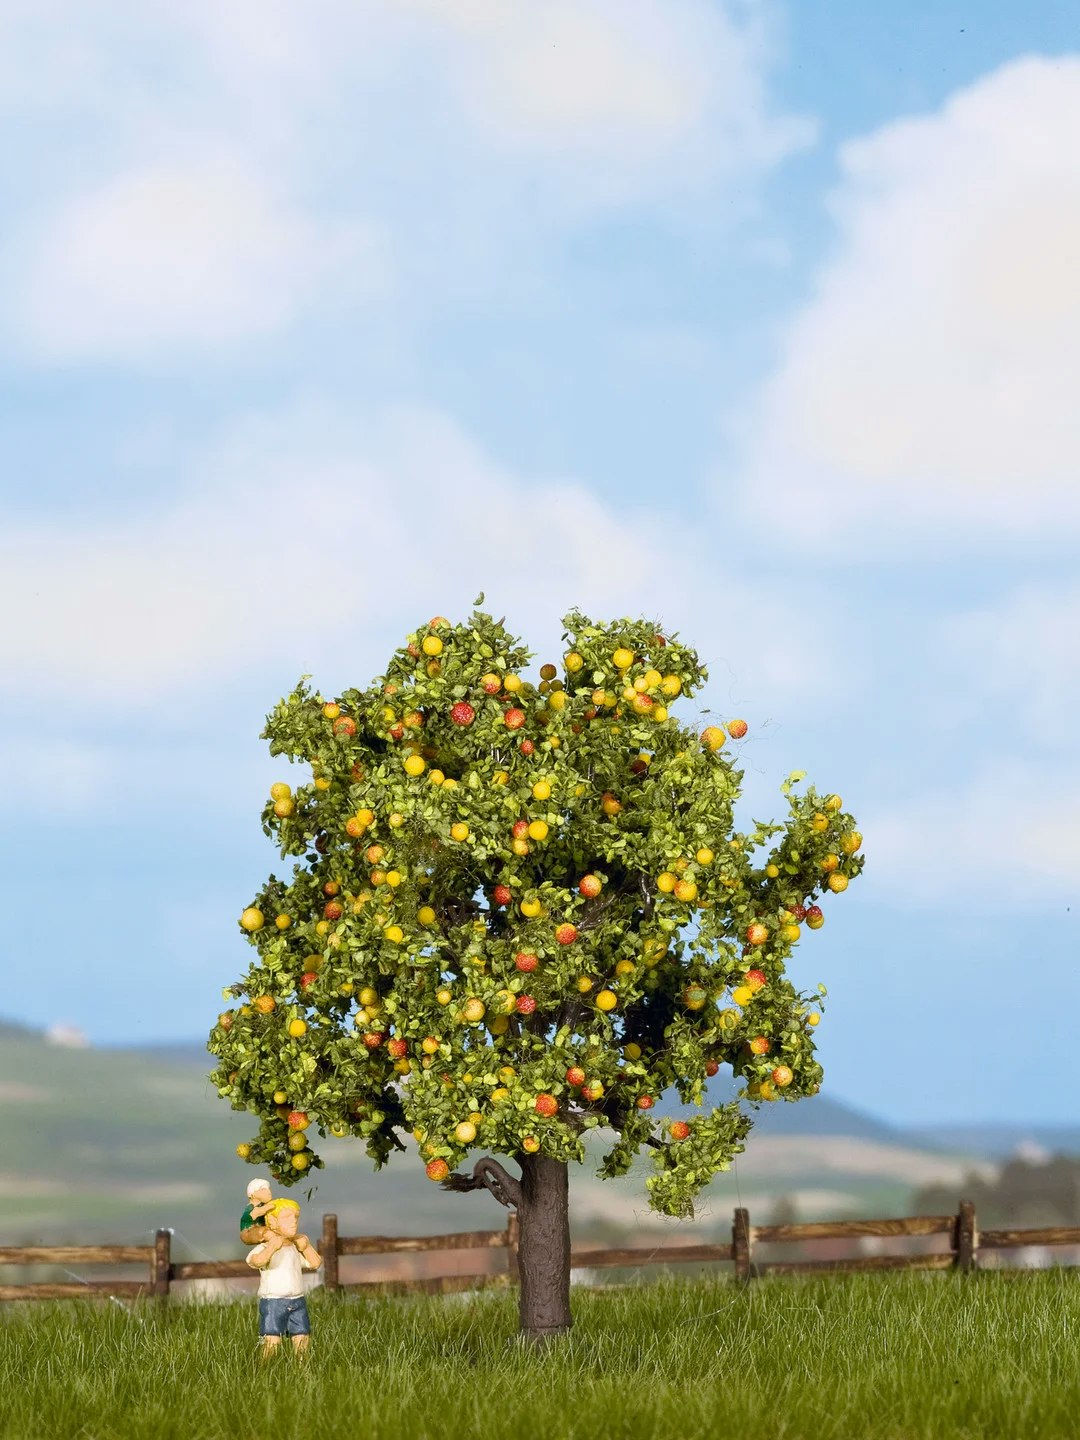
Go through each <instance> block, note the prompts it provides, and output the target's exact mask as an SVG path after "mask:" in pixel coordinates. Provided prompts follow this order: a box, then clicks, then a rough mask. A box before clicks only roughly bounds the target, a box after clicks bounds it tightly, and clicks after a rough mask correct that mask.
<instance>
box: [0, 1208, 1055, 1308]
mask: <svg viewBox="0 0 1080 1440" xmlns="http://www.w3.org/2000/svg"><path fill="white" fill-rule="evenodd" d="M866 1236H875V1237H882V1238H893V1237H908V1238H910V1237H924V1236H944V1237H946V1239H947V1248H945V1249H942V1250H939V1251H936V1252H931V1253H924V1254H917V1255H913V1254H875V1255H865V1254H857V1255H847V1256H845V1255H840V1256H831V1257H829V1258H826V1259H816V1260H769V1259H768V1258H759V1252H758V1250H757V1247H758V1246H769V1245H775V1244H785V1243H787V1244H790V1243H801V1242H804V1241H820V1240H825V1241H836V1240H852V1239H854V1240H861V1239H862V1238H863V1237H866ZM171 1241H172V1235H171V1232H170V1231H168V1230H159V1231H157V1234H156V1236H155V1240H154V1244H153V1245H30V1246H26V1245H22V1246H7V1247H0V1266H27V1265H50V1266H62V1267H67V1266H72V1265H78V1266H119V1265H141V1266H142V1267H143V1268H144V1271H145V1278H143V1279H141V1280H78V1279H76V1280H75V1281H74V1283H65V1284H56V1283H53V1282H50V1281H39V1282H36V1283H31V1284H26V1285H4V1284H0V1301H3V1300H55V1299H66V1298H72V1297H76V1296H86V1295H88V1294H89V1295H98V1296H116V1297H117V1298H120V1297H136V1296H151V1297H157V1298H160V1299H165V1298H167V1297H168V1295H169V1288H170V1286H171V1284H172V1283H173V1282H174V1281H186V1280H250V1281H252V1282H253V1283H254V1282H255V1280H256V1279H257V1273H256V1272H255V1271H254V1270H253V1269H252V1268H251V1266H249V1265H247V1264H246V1263H245V1261H243V1260H197V1261H181V1262H179V1263H177V1262H175V1261H174V1260H173V1259H172V1255H171V1249H170V1247H171ZM1033 1245H1037V1246H1043V1245H1077V1246H1080V1226H1052V1227H1049V1228H1043V1229H1028V1230H982V1231H980V1230H979V1229H978V1227H977V1225H976V1221H975V1207H974V1205H972V1204H971V1203H970V1202H968V1201H964V1202H963V1203H962V1204H961V1206H960V1209H959V1211H958V1212H957V1213H956V1214H955V1215H911V1216H908V1217H906V1218H903V1219H896V1220H823V1221H812V1222H809V1223H805V1224H799V1225H751V1223H750V1215H749V1212H748V1211H747V1210H745V1209H738V1210H736V1211H735V1214H734V1219H733V1223H732V1228H731V1243H730V1244H727V1245H723V1244H721V1245H670V1244H669V1245H657V1246H653V1247H648V1248H646V1247H627V1248H623V1249H614V1248H609V1247H605V1248H596V1249H589V1248H582V1247H578V1248H575V1249H574V1250H573V1252H572V1256H571V1265H572V1266H573V1268H575V1269H579V1270H581V1269H589V1270H596V1269H615V1268H619V1269H624V1268H626V1269H628V1268H636V1267H638V1266H642V1265H672V1264H675V1265H686V1264H702V1263H712V1262H716V1261H727V1262H730V1263H731V1264H732V1265H733V1267H734V1277H735V1279H736V1281H738V1282H740V1283H744V1284H745V1283H748V1282H749V1281H750V1280H752V1279H754V1278H755V1277H757V1276H762V1275H769V1274H785V1275H793V1274H814V1273H822V1272H824V1273H831V1272H838V1271H858V1270H962V1271H971V1270H976V1269H979V1268H980V1264H979V1260H980V1256H981V1255H982V1254H983V1252H985V1251H998V1252H1001V1251H1007V1250H1009V1249H1011V1248H1016V1247H1019V1246H1033ZM517 1249H518V1220H517V1216H516V1214H514V1213H513V1212H511V1214H510V1217H509V1220H508V1222H507V1224H506V1226H505V1228H504V1229H501V1230H468V1231H464V1232H462V1233H458V1234H452V1235H354V1236H339V1235H338V1226H337V1216H336V1215H324V1216H323V1226H322V1238H321V1243H320V1245H319V1251H320V1253H321V1255H322V1257H323V1267H322V1271H321V1276H322V1285H323V1289H324V1290H329V1291H364V1292H366V1293H372V1292H391V1293H397V1292H407V1291H412V1292H417V1291H420V1292H424V1291H426V1292H428V1293H447V1292H450V1291H455V1290H472V1289H478V1288H480V1287H482V1286H486V1285H507V1284H512V1283H514V1282H515V1281H516V1279H517ZM461 1250H482V1251H488V1252H490V1251H492V1250H505V1251H506V1267H505V1269H503V1270H501V1271H496V1272H495V1273H493V1272H492V1271H491V1269H490V1267H489V1266H485V1267H483V1268H475V1269H472V1270H466V1271H464V1272H460V1273H457V1274H453V1275H438V1276H434V1277H430V1278H423V1279H422V1278H413V1279H402V1280H391V1281H387V1280H372V1279H366V1280H361V1281H357V1282H352V1283H349V1284H343V1283H342V1282H341V1279H340V1269H339V1261H340V1260H341V1258H342V1257H343V1256H348V1255H401V1254H408V1253H417V1252H421V1251H424V1252H447V1251H461Z"/></svg>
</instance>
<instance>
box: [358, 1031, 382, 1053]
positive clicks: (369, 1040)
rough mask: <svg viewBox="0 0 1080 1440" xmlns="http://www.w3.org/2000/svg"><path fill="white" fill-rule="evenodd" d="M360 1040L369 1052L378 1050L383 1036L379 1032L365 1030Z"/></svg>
mask: <svg viewBox="0 0 1080 1440" xmlns="http://www.w3.org/2000/svg"><path fill="white" fill-rule="evenodd" d="M360 1038H361V1039H362V1040H363V1042H364V1044H365V1045H366V1046H367V1048H368V1049H369V1050H378V1048H379V1046H380V1045H381V1044H382V1043H383V1039H384V1036H383V1033H382V1031H381V1030H365V1031H364V1033H363V1035H362V1036H361V1037H360Z"/></svg>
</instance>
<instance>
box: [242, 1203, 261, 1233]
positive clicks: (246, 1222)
mask: <svg viewBox="0 0 1080 1440" xmlns="http://www.w3.org/2000/svg"><path fill="white" fill-rule="evenodd" d="M261 1224H262V1221H261V1220H255V1219H253V1218H252V1214H251V1206H250V1205H249V1206H248V1207H247V1209H246V1210H245V1211H244V1213H243V1215H241V1216H240V1229H241V1230H250V1228H251V1227H252V1225H261Z"/></svg>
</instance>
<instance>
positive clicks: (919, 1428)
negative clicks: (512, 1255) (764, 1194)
mask: <svg viewBox="0 0 1080 1440" xmlns="http://www.w3.org/2000/svg"><path fill="white" fill-rule="evenodd" d="M311 1312H312V1327H313V1345H312V1351H311V1354H310V1355H309V1357H308V1358H307V1359H306V1360H304V1359H298V1358H297V1357H295V1356H293V1355H291V1354H284V1353H283V1354H280V1355H278V1356H277V1357H275V1359H274V1360H273V1361H272V1362H271V1363H270V1364H268V1365H266V1366H260V1365H259V1363H258V1362H257V1360H256V1354H255V1348H256V1330H257V1320H256V1312H255V1304H254V1301H253V1300H248V1301H243V1302H237V1303H235V1304H230V1305H209V1304H206V1305H191V1304H189V1305H177V1306H175V1307H173V1308H170V1309H168V1310H165V1311H163V1312H162V1311H156V1310H155V1309H154V1307H153V1304H152V1302H151V1303H147V1304H145V1305H141V1306H138V1307H132V1309H131V1310H130V1311H128V1310H125V1309H124V1308H121V1306H120V1305H119V1304H118V1303H115V1304H109V1303H107V1302H106V1303H105V1304H104V1305H103V1306H102V1305H97V1304H96V1303H95V1302H85V1303H76V1302H55V1303H51V1304H46V1303H40V1304H33V1305H19V1306H12V1305H8V1306H6V1307H3V1308H2V1309H0V1435H2V1436H3V1437H4V1440H59V1437H63V1440H129V1437H139V1440H164V1437H174V1436H176V1437H179V1436H184V1437H191V1440H225V1437H228V1440H234V1437H235V1440H255V1437H258V1440H300V1437H305V1440H312V1437H317V1440H336V1437H338V1436H351V1435H365V1436H373V1437H377V1440H378V1437H383V1436H386V1437H390V1436H394V1437H399V1440H436V1437H438V1440H446V1437H474V1436H475V1437H485V1440H510V1437H517V1436H521V1437H538V1440H539V1437H544V1440H546V1437H552V1440H554V1437H560V1440H561V1437H566V1440H569V1437H574V1440H607V1437H612V1440H616V1437H618V1440H622V1437H626V1440H631V1437H632V1440H652V1437H656V1440H668V1437H680V1440H682V1437H697V1436H702V1437H704V1436H709V1437H716V1440H721V1437H722V1440H744V1437H745V1440H750V1437H754V1440H762V1437H768V1440H841V1437H843V1440H848V1437H851V1440H856V1437H857V1440H867V1437H873V1440H901V1437H902V1440H924V1437H935V1440H936V1437H950V1440H966V1437H972V1440H974V1437H976V1436H978V1437H986V1436H994V1437H1002V1440H1006V1437H1018V1440H1019V1437H1024V1440H1044V1437H1058V1436H1061V1437H1065V1436H1069V1437H1072V1436H1074V1435H1075V1434H1076V1431H1077V1418H1076V1417H1077V1414H1078V1413H1080V1367H1078V1366H1077V1364H1076V1360H1075V1351H1074V1348H1073V1347H1074V1345H1075V1339H1074V1335H1075V1332H1076V1329H1077V1322H1078V1321H1080V1287H1078V1286H1077V1283H1076V1277H1075V1276H1074V1275H1073V1274H1071V1273H1069V1272H1068V1271H1067V1270H1049V1271H1027V1272H1013V1273H1008V1272H1006V1273H993V1274H991V1273H983V1274H975V1275H969V1276H963V1275H941V1274H918V1273H912V1274H908V1275H884V1276H874V1275H852V1276H833V1277H825V1278H810V1279H802V1278H800V1279H787V1278H781V1277H773V1278H766V1279H763V1280H761V1281H756V1282H754V1284H753V1285H752V1286H751V1287H750V1288H749V1289H748V1290H746V1291H741V1290H738V1289H737V1288H736V1287H735V1286H734V1285H733V1284H732V1283H731V1282H730V1281H729V1280H726V1279H725V1280H717V1281H715V1282H711V1283H710V1282H685V1281H683V1282H679V1281H667V1280H665V1281H663V1282H661V1283H654V1284H642V1285H633V1286H626V1287H623V1288H620V1289H612V1290H607V1291H599V1290H598V1291H592V1292H587V1291H583V1290H579V1291H576V1292H575V1316H576V1325H575V1329H574V1331H573V1334H572V1336H571V1337H569V1338H568V1339H567V1340H566V1341H564V1342H560V1343H559V1344H558V1345H557V1346H555V1347H553V1348H549V1349H547V1350H544V1351H540V1352H535V1351H533V1350H531V1349H530V1348H528V1347H523V1346H522V1345H521V1344H520V1342H518V1341H516V1340H514V1339H511V1338H509V1337H511V1336H512V1332H513V1329H514V1324H515V1320H516V1315H515V1297H514V1296H513V1294H510V1293H506V1292H502V1293H499V1292H487V1293H485V1294H480V1295H477V1296H472V1297H466V1296H452V1297H438V1298H430V1299H429V1298H421V1299H412V1298H408V1299H378V1300H372V1299H366V1300H359V1299H352V1298H346V1299H341V1298H333V1299H328V1298H324V1297H323V1296H322V1295H320V1294H318V1293H316V1294H315V1297H314V1299H313V1301H312V1303H311Z"/></svg>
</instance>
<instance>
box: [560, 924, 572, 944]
mask: <svg viewBox="0 0 1080 1440" xmlns="http://www.w3.org/2000/svg"><path fill="white" fill-rule="evenodd" d="M555 939H556V940H557V941H558V942H559V944H560V945H573V943H574V941H575V940H576V939H577V926H576V925H570V924H565V925H560V926H559V927H558V929H557V930H556V931H555Z"/></svg>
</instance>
